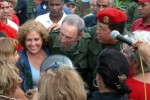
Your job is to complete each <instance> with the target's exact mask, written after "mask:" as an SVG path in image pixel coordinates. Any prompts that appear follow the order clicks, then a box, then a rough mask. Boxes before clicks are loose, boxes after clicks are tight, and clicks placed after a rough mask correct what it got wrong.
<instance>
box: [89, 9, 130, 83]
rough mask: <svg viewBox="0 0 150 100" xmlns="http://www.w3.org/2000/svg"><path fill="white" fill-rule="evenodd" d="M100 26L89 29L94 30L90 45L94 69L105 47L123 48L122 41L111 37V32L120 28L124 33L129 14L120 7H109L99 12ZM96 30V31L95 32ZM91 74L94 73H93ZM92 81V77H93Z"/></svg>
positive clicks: (91, 61)
mask: <svg viewBox="0 0 150 100" xmlns="http://www.w3.org/2000/svg"><path fill="white" fill-rule="evenodd" d="M96 17H97V19H98V24H97V25H98V26H95V27H97V29H96V30H89V32H93V33H92V34H91V35H92V41H91V42H90V43H89V45H88V50H89V59H88V60H89V65H90V67H91V72H92V70H93V71H94V69H95V67H96V65H97V57H98V55H99V53H100V52H101V51H102V50H103V49H105V48H113V49H117V50H121V48H120V44H121V43H120V42H119V41H117V40H116V39H113V38H111V37H110V33H111V31H113V30H118V31H119V32H120V34H123V32H124V28H125V22H126V20H127V15H126V14H125V13H124V12H123V11H121V10H118V9H115V8H107V9H104V10H102V11H101V12H98V14H97V16H96ZM94 32H96V33H94ZM91 75H94V74H92V73H91ZM91 81H92V79H91Z"/></svg>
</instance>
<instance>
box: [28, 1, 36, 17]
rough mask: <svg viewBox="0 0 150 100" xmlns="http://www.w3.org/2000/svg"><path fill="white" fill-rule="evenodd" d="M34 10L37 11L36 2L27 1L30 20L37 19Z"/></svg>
mask: <svg viewBox="0 0 150 100" xmlns="http://www.w3.org/2000/svg"><path fill="white" fill-rule="evenodd" d="M34 9H35V3H34V0H27V13H28V16H29V19H34V18H35V16H34Z"/></svg>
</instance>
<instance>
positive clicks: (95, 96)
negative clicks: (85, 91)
mask: <svg viewBox="0 0 150 100" xmlns="http://www.w3.org/2000/svg"><path fill="white" fill-rule="evenodd" d="M87 100H101V98H100V93H99V91H94V92H93V93H92V94H90V95H89V96H88V98H87Z"/></svg>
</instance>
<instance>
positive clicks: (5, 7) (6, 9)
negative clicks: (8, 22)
mask: <svg viewBox="0 0 150 100" xmlns="http://www.w3.org/2000/svg"><path fill="white" fill-rule="evenodd" d="M1 3H2V5H1V7H0V13H1V16H0V17H1V18H0V19H6V18H7V17H8V14H9V4H8V2H6V1H3V2H1Z"/></svg>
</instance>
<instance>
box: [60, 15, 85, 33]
mask: <svg viewBox="0 0 150 100" xmlns="http://www.w3.org/2000/svg"><path fill="white" fill-rule="evenodd" d="M64 23H67V24H68V25H71V26H76V27H77V31H78V35H79V34H80V33H81V32H83V30H84V27H85V23H84V21H83V19H82V18H81V17H80V16H78V15H76V14H70V15H68V16H66V17H65V18H64V20H63V21H62V25H63V24H64Z"/></svg>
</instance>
